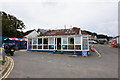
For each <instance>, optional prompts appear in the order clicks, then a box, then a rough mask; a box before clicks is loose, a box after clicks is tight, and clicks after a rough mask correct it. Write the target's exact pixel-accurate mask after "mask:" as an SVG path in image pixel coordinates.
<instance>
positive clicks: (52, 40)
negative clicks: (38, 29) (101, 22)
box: [27, 28, 89, 54]
mask: <svg viewBox="0 0 120 80" xmlns="http://www.w3.org/2000/svg"><path fill="white" fill-rule="evenodd" d="M27 38H28V50H37V51H51V52H55V51H56V52H63V53H64V52H69V53H70V52H71V53H73V52H74V51H76V53H78V54H79V53H81V52H82V51H87V52H88V51H89V43H88V34H87V33H86V32H85V31H82V30H80V28H71V29H59V30H49V31H47V32H46V33H45V34H44V35H42V36H39V37H36V36H35V37H29V36H28V37H27Z"/></svg>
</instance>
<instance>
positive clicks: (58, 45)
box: [56, 38, 61, 50]
mask: <svg viewBox="0 0 120 80" xmlns="http://www.w3.org/2000/svg"><path fill="white" fill-rule="evenodd" d="M56 39H57V41H56V42H57V44H56V46H57V48H56V49H57V50H61V38H56Z"/></svg>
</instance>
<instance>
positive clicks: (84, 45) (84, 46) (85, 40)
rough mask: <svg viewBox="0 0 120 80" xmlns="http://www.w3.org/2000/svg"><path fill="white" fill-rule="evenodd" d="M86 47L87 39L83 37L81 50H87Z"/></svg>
mask: <svg viewBox="0 0 120 80" xmlns="http://www.w3.org/2000/svg"><path fill="white" fill-rule="evenodd" d="M87 49H88V40H87V39H83V50H87Z"/></svg>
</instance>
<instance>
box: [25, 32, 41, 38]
mask: <svg viewBox="0 0 120 80" xmlns="http://www.w3.org/2000/svg"><path fill="white" fill-rule="evenodd" d="M38 35H39V34H38V33H37V32H36V31H33V32H31V33H30V34H28V35H26V36H25V37H26V38H34V37H37V36H38Z"/></svg>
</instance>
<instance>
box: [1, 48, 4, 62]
mask: <svg viewBox="0 0 120 80" xmlns="http://www.w3.org/2000/svg"><path fill="white" fill-rule="evenodd" d="M1 54H2V59H3V61H5V52H4V49H3V48H1Z"/></svg>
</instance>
